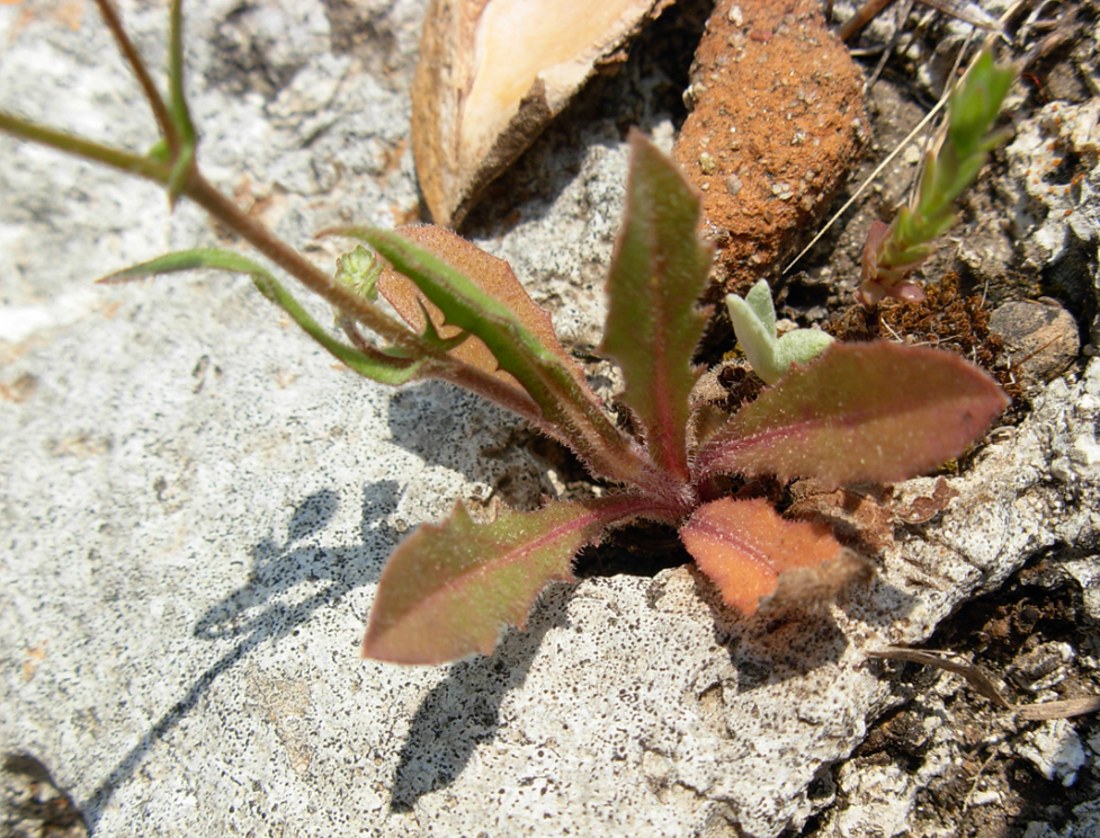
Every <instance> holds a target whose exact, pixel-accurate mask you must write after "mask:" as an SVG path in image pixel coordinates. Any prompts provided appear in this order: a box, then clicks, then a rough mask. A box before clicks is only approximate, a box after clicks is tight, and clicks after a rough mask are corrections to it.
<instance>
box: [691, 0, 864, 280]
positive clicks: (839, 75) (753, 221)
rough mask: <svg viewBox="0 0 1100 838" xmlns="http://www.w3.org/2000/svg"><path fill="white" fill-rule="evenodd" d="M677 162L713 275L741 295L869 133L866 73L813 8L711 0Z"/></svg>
mask: <svg viewBox="0 0 1100 838" xmlns="http://www.w3.org/2000/svg"><path fill="white" fill-rule="evenodd" d="M691 79H692V81H691V86H690V87H689V88H688V91H687V93H686V94H685V98H686V99H687V101H688V104H689V105H693V106H694V109H693V110H692V112H691V113H690V114H689V115H688V118H687V121H686V122H685V123H684V127H683V130H682V132H681V134H680V137H679V139H678V140H677V142H676V147H675V149H674V152H673V154H674V156H675V158H676V160H677V162H678V163H679V164H680V166H681V167H682V168H683V170H684V172H685V173H686V174H687V176H688V177H689V178H690V179H691V181H692V182H693V183H694V184H695V185H696V186H697V187H698V188H699V189H700V190H702V192H703V211H704V214H705V218H706V221H707V228H708V230H709V234H710V235H711V236H712V237H713V238H714V241H715V244H716V246H717V248H718V262H717V265H716V271H717V278H718V280H719V281H720V282H721V284H722V286H723V287H724V288H725V290H727V291H735V292H739V293H740V292H743V291H744V290H746V289H747V288H748V287H749V286H750V285H751V284H752V283H753V282H754V281H756V280H757V279H759V278H760V277H762V276H766V275H767V274H768V273H769V272H770V271H771V270H772V269H776V268H780V267H782V265H781V260H783V259H785V258H787V257H789V256H791V255H793V253H794V250H795V247H796V246H798V245H799V244H801V243H804V239H805V238H807V237H808V234H810V233H812V226H813V224H814V223H815V222H816V221H817V220H818V217H819V216H820V214H821V213H822V211H823V210H824V209H825V208H826V206H827V205H828V203H829V201H830V199H831V198H832V196H833V194H834V193H835V192H836V190H837V188H838V187H840V186H841V185H842V184H843V183H844V181H845V179H846V177H847V175H848V171H849V168H850V167H851V165H852V163H853V162H854V161H855V159H856V156H857V154H858V151H859V148H860V146H861V144H862V142H863V139H864V136H865V134H866V132H867V122H866V118H865V116H864V113H863V93H862V90H863V77H862V75H861V73H860V71H859V68H858V67H856V65H855V64H854V63H853V62H852V59H851V57H850V56H849V54H848V50H847V49H846V48H845V47H844V45H843V44H842V43H841V42H840V41H839V40H838V39H837V38H836V37H835V36H834V35H833V34H832V32H830V31H829V30H828V29H827V28H826V26H825V20H824V18H823V17H822V14H821V3H820V0H784V1H783V2H776V1H775V0H719V2H718V4H717V5H716V6H715V9H714V12H713V13H712V14H711V16H710V19H709V20H708V22H707V29H706V32H705V33H704V35H703V38H702V41H701V42H700V44H699V49H698V51H697V52H696V54H695V61H694V63H693V65H692V70H691Z"/></svg>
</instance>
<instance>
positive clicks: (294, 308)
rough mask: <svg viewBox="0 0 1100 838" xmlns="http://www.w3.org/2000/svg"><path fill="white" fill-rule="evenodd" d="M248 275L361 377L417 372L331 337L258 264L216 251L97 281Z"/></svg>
mask: <svg viewBox="0 0 1100 838" xmlns="http://www.w3.org/2000/svg"><path fill="white" fill-rule="evenodd" d="M203 268H205V269H210V270H219V271H226V272H228V273H241V274H247V275H248V276H250V277H251V278H252V282H253V284H254V285H255V286H256V288H257V289H258V290H259V292H260V293H261V294H263V295H264V296H265V297H267V298H268V299H269V300H271V302H273V303H275V305H277V306H279V308H281V309H282V310H283V311H285V312H286V313H287V314H288V315H290V318H291V319H292V320H293V321H294V322H295V323H297V324H298V326H300V327H301V329H302V331H304V332H305V333H306V334H308V335H309V336H310V337H311V338H313V339H314V340H315V341H317V342H318V343H319V344H321V346H323V347H324V348H325V349H327V350H328V351H329V352H330V353H331V354H332V355H333V356H334V357H336V358H337V359H339V360H340V361H342V362H343V363H345V364H346V365H347V366H348V367H349V368H351V369H352V370H354V371H355V372H357V373H359V374H360V375H362V376H364V377H366V378H370V379H372V380H374V381H378V382H380V383H382V384H390V385H398V384H404V383H405V382H407V381H409V380H411V379H413V378H415V377H416V375H417V374H418V373H419V372H420V368H421V359H420V358H416V357H410V356H409V355H407V354H397V353H395V354H389V353H387V352H386V351H384V350H382V349H376V348H373V347H367V346H364V347H354V346H349V345H348V344H346V343H342V342H341V341H339V340H337V339H336V338H334V337H333V336H332V335H331V334H329V332H328V331H327V330H326V329H325V328H324V327H323V326H322V325H321V324H320V323H318V322H317V321H316V320H315V319H314V318H313V316H312V315H310V313H309V312H308V311H306V309H305V308H304V307H303V306H302V305H301V304H300V303H299V302H298V301H297V300H296V299H295V298H294V295H293V294H291V293H290V292H289V291H287V290H286V289H285V288H284V287H283V286H282V285H281V284H280V283H279V281H278V280H276V279H275V277H274V276H273V275H272V274H271V272H270V271H269V270H267V268H265V267H264V266H263V265H261V264H260V263H258V262H256V261H254V260H252V259H249V258H247V257H246V256H242V255H240V254H239V253H234V252H232V251H230V250H219V249H217V248H198V249H195V250H183V251H179V252H176V253H166V254H165V255H163V256H158V257H157V258H155V259H150V260H149V261H148V262H142V263H140V264H137V265H131V266H130V267H129V268H125V269H123V270H121V271H116V272H115V273H113V274H111V275H109V276H105V277H103V279H101V280H100V282H105V283H119V282H130V281H133V280H137V279H146V278H148V277H152V276H158V275H161V274H169V273H178V272H180V271H191V270H198V269H203Z"/></svg>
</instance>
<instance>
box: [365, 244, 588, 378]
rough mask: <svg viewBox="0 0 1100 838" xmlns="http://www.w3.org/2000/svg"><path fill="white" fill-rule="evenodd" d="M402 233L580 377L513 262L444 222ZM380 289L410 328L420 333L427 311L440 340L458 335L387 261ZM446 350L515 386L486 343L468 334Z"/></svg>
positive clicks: (453, 355)
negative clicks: (492, 302)
mask: <svg viewBox="0 0 1100 838" xmlns="http://www.w3.org/2000/svg"><path fill="white" fill-rule="evenodd" d="M396 232H397V233H399V234H400V235H401V236H403V237H404V238H406V239H408V240H409V241H411V242H413V243H415V244H417V245H419V246H420V247H422V248H424V249H425V250H427V251H428V252H430V253H432V254H434V255H435V256H438V257H439V258H440V259H442V260H443V261H445V262H446V263H447V264H448V265H450V266H451V267H452V268H454V269H455V270H456V271H458V272H459V273H461V274H462V275H463V276H466V277H468V278H469V279H470V280H471V281H472V282H473V283H474V284H475V285H477V286H478V287H479V288H480V289H481V290H482V291H484V292H485V293H487V294H488V295H489V296H491V297H492V298H493V299H495V300H497V301H499V302H501V303H503V304H504V305H505V306H506V307H507V308H508V309H509V310H510V311H511V312H512V313H513V314H515V315H516V317H518V318H519V320H520V322H522V323H523V324H524V325H525V326H526V327H527V328H528V329H529V330H530V331H531V333H532V334H533V335H535V336H536V337H537V338H538V339H539V340H540V341H541V343H542V345H543V346H544V347H546V348H547V349H549V350H550V352H552V353H553V354H554V355H555V356H556V357H557V358H558V360H559V361H560V362H561V363H562V365H563V366H565V367H567V368H568V369H570V370H571V371H572V373H573V375H574V376H575V377H576V378H577V379H578V380H581V381H583V377H584V373H583V371H582V370H581V368H580V367H579V366H578V365H577V364H576V362H575V361H574V360H573V359H572V358H571V357H570V356H569V354H568V353H567V352H566V351H565V349H564V348H562V345H561V342H560V341H559V340H558V336H557V335H556V334H555V333H554V325H553V322H552V321H551V319H550V315H549V313H548V312H547V311H546V310H545V309H543V308H541V307H540V306H539V305H538V304H536V303H535V302H534V300H532V299H531V297H530V296H529V295H528V294H527V292H526V291H525V290H524V288H523V286H522V285H520V282H519V280H518V279H516V275H515V273H514V272H513V271H512V266H511V265H509V264H508V263H507V262H505V261H504V260H503V259H499V258H497V257H496V256H493V255H492V254H491V253H486V252H485V251H484V250H482V249H481V248H480V247H478V246H477V245H475V244H474V243H473V242H470V241H467V240H466V239H464V238H462V237H461V236H459V235H458V234H457V233H454V232H452V231H450V230H447V229H445V228H443V227H436V226H434V225H431V224H410V225H407V226H404V227H398V228H397V230H396ZM378 289H379V291H381V293H382V296H384V297H385V298H386V300H387V301H389V303H390V305H392V306H393V307H394V309H395V310H396V311H397V313H398V314H400V315H401V317H402V318H403V319H404V320H405V322H406V323H408V324H409V325H410V326H412V327H413V328H414V329H416V330H418V331H420V332H423V331H424V329H425V326H426V325H427V324H426V323H425V322H424V315H425V312H426V313H427V315H428V317H430V318H431V321H432V325H433V326H434V327H435V331H436V333H437V334H438V335H439V336H440V337H441V338H443V339H444V340H446V339H449V338H453V337H456V336H457V335H459V334H461V331H462V330H461V329H459V328H458V327H457V326H453V325H449V324H447V323H446V322H445V318H444V316H443V312H442V311H440V309H439V307H438V306H436V305H435V304H434V303H433V302H432V301H431V300H429V299H428V298H427V297H426V296H424V294H423V293H422V292H421V291H420V289H419V288H417V287H416V284H415V283H414V282H413V281H412V280H411V279H409V278H408V277H406V276H403V275H401V274H399V273H398V272H397V271H395V270H394V269H393V268H392V267H390V266H387V267H386V269H385V270H383V272H382V276H381V277H380V278H379V280H378ZM450 355H451V356H452V357H454V358H456V359H458V360H459V361H462V362H463V363H466V364H469V365H470V366H473V367H477V368H478V369H481V370H484V371H485V372H488V373H490V374H493V375H496V376H499V377H500V378H502V379H504V380H506V381H508V382H509V383H511V384H513V385H516V386H518V382H517V381H516V380H515V378H513V377H512V376H511V375H510V374H508V373H507V372H505V371H504V370H502V369H500V366H499V365H498V364H497V360H496V358H495V357H493V353H492V352H490V351H489V348H488V347H487V346H486V345H485V344H484V343H483V342H482V341H481V340H480V339H479V338H476V337H473V336H471V337H470V338H468V339H467V340H465V341H463V342H462V343H461V344H459V345H458V346H457V347H455V348H454V349H452V350H451V352H450Z"/></svg>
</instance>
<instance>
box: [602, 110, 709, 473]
mask: <svg viewBox="0 0 1100 838" xmlns="http://www.w3.org/2000/svg"><path fill="white" fill-rule="evenodd" d="M630 145H631V163H630V178H629V181H628V182H627V195H626V215H625V218H624V221H623V228H622V232H621V233H620V234H619V240H618V243H617V245H616V248H615V256H614V259H613V260H612V263H611V273H610V276H609V277H608V282H607V290H608V298H609V308H608V315H607V327H606V329H605V334H604V339H603V347H602V351H603V353H604V354H606V355H608V356H609V357H611V358H612V359H614V360H615V361H616V362H617V363H618V365H619V367H620V368H621V369H622V371H623V376H624V378H625V379H626V388H625V390H624V391H623V394H622V400H623V402H624V403H625V404H627V405H628V406H629V407H630V409H631V410H632V411H633V412H634V415H635V416H636V417H637V418H638V420H639V421H640V422H641V426H642V428H643V431H644V434H645V441H646V446H647V448H648V449H649V451H650V454H651V455H652V457H653V460H654V462H656V463H657V465H658V466H660V467H661V468H662V469H664V470H665V472H667V473H668V474H670V475H672V476H674V477H676V478H678V479H680V480H682V481H684V482H686V481H687V480H688V477H689V473H688V455H687V448H686V436H687V435H686V429H687V424H688V419H689V417H690V415H691V409H690V406H689V404H688V396H689V394H690V393H691V388H692V387H693V386H694V385H695V380H696V379H697V378H698V377H699V374H700V373H699V372H698V371H697V370H695V369H694V367H693V365H692V363H691V357H692V355H693V354H694V352H695V348H696V346H697V345H698V344H699V339H700V338H701V337H702V335H703V328H704V326H705V325H706V315H705V314H704V313H703V312H701V311H700V310H699V309H698V307H697V306H696V300H698V298H699V295H700V294H702V293H703V289H704V288H705V287H706V283H707V270H708V268H709V266H710V251H709V249H708V248H707V247H705V246H704V245H703V243H702V242H701V241H700V239H699V236H698V234H697V230H698V226H699V216H700V203H699V198H698V196H697V195H696V194H695V191H694V190H693V189H692V188H691V187H690V186H689V185H688V183H687V181H686V180H685V179H684V177H683V175H681V174H680V171H679V170H678V169H677V168H676V165H675V164H674V163H673V162H672V161H671V160H670V159H669V158H667V157H666V156H665V155H663V154H662V153H661V152H660V151H659V150H658V149H657V147H656V146H654V145H653V144H652V143H651V142H649V140H647V139H646V138H645V137H644V136H643V135H642V134H641V133H639V132H637V131H634V132H632V133H631V135H630Z"/></svg>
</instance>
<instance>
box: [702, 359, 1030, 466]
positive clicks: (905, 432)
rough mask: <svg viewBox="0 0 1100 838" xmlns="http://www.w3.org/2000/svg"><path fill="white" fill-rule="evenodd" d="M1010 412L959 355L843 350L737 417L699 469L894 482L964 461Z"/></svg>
mask: <svg viewBox="0 0 1100 838" xmlns="http://www.w3.org/2000/svg"><path fill="white" fill-rule="evenodd" d="M1007 405H1008V399H1007V398H1006V397H1005V395H1004V393H1003V392H1002V391H1001V389H1000V388H999V387H998V386H997V384H996V383H995V382H994V381H993V379H992V378H990V377H989V376H988V375H987V374H986V373H985V372H983V371H982V370H980V369H979V368H978V367H976V366H974V365H973V364H971V363H969V362H967V361H966V360H964V359H963V358H961V357H959V356H958V355H955V354H952V353H950V352H944V351H941V350H938V349H929V348H925V347H914V346H904V345H902V344H897V343H886V342H876V343H858V344H857V343H852V344H839V343H836V344H833V345H831V346H830V347H829V348H828V349H826V350H825V352H824V353H823V354H822V355H821V356H820V357H819V358H817V359H816V360H814V361H813V362H811V363H809V364H806V365H805V366H796V367H794V368H792V370H791V371H790V372H789V373H788V374H787V375H785V376H784V377H783V378H782V379H781V380H780V381H779V382H778V383H777V384H776V385H775V386H774V387H771V388H769V389H768V390H765V391H764V393H763V394H761V396H760V397H759V398H758V399H757V400H756V401H755V402H753V403H752V404H750V405H748V406H747V407H745V408H743V409H742V410H741V411H740V412H739V413H738V414H737V415H736V416H734V417H733V418H732V419H730V420H729V422H728V423H727V424H726V426H725V427H724V428H722V429H721V430H719V431H718V432H717V433H716V434H715V435H714V436H712V437H711V438H710V439H709V440H708V441H707V442H706V444H705V445H703V447H702V448H701V449H700V451H699V452H698V455H697V457H696V458H695V463H694V467H695V471H696V475H697V478H699V479H702V478H705V477H708V476H711V475H715V474H721V473H726V474H734V473H739V474H745V475H749V476H755V475H761V474H774V475H776V476H778V477H779V478H780V479H782V480H788V479H790V478H792V477H816V478H818V479H820V480H823V481H825V482H826V483H829V484H832V485H838V484H843V483H860V482H875V483H892V482H896V481H899V480H905V479H907V478H910V477H913V476H915V475H917V474H921V473H923V472H926V471H928V470H929V469H932V468H935V467H937V466H939V465H942V464H943V463H944V462H945V461H947V460H949V459H950V458H952V457H956V456H958V455H959V454H961V453H962V452H963V451H964V450H965V448H966V447H967V446H968V445H970V444H971V443H972V442H975V441H976V440H977V439H979V438H980V437H981V436H982V434H984V433H985V431H986V430H987V429H988V427H989V425H990V423H991V422H992V421H993V419H994V418H995V417H996V416H997V415H998V414H999V413H1000V412H1001V411H1002V410H1004V408H1005V407H1006V406H1007Z"/></svg>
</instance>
